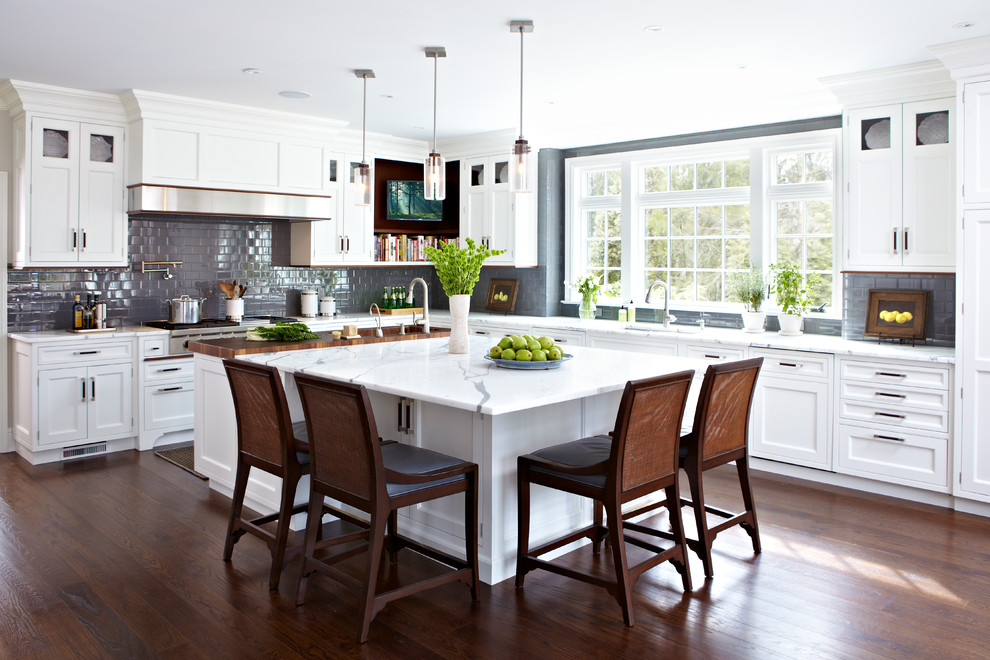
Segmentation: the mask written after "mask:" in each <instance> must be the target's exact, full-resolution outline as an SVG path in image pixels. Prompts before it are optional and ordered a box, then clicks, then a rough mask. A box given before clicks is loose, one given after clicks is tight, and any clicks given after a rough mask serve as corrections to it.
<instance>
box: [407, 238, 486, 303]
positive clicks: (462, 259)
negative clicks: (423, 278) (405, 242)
mask: <svg viewBox="0 0 990 660" xmlns="http://www.w3.org/2000/svg"><path fill="white" fill-rule="evenodd" d="M464 242H465V243H467V247H464V248H462V247H460V245H458V243H457V242H456V241H451V242H450V243H444V244H442V245H441V246H440V247H439V248H434V247H427V248H424V250H423V251H424V252H425V253H426V257H427V258H428V259H429V260H430V261H432V262H433V265H434V266H436V269H437V276H438V277H439V278H440V285H441V286H442V287H443V291H444V293H446V294H447V295H448V296H457V295H462V294H467V295H471V294H472V293H473V292H474V285H475V284H477V283H478V279H479V278H480V277H481V264H482V263H484V261H485V259H487V258H488V257H495V256H498V255H500V254H503V253H504V252H505V250H490V249H489V248H488V246H481V247H478V246H477V245H476V244H475V242H474V240H473V239H471V238H466V239H464Z"/></svg>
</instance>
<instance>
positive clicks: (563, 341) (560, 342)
mask: <svg viewBox="0 0 990 660" xmlns="http://www.w3.org/2000/svg"><path fill="white" fill-rule="evenodd" d="M553 343H555V344H566V343H567V340H566V339H557V338H556V337H554V338H553Z"/></svg>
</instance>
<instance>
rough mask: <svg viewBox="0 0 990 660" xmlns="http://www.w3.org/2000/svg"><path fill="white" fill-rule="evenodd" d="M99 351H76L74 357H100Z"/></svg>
mask: <svg viewBox="0 0 990 660" xmlns="http://www.w3.org/2000/svg"><path fill="white" fill-rule="evenodd" d="M99 354H100V352H99V351H76V352H75V353H73V355H99Z"/></svg>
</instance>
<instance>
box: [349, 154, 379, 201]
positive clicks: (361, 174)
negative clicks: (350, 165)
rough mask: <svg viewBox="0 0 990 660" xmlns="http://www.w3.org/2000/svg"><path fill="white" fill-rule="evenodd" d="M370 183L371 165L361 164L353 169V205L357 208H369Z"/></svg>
mask: <svg viewBox="0 0 990 660" xmlns="http://www.w3.org/2000/svg"><path fill="white" fill-rule="evenodd" d="M372 182H373V175H372V173H371V165H368V164H367V163H361V164H360V165H358V166H357V167H355V168H354V203H355V204H356V205H357V206H371V191H372V189H373V188H374V185H373V183H372Z"/></svg>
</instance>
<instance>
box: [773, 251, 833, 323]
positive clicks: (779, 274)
mask: <svg viewBox="0 0 990 660" xmlns="http://www.w3.org/2000/svg"><path fill="white" fill-rule="evenodd" d="M770 270H771V271H772V272H773V288H772V289H771V290H772V291H773V292H774V293H776V294H777V304H778V305H779V306H780V311H781V312H782V313H784V314H794V315H796V316H804V314H805V312H807V311H808V308H809V307H811V288H812V287H815V286H818V285H819V284H821V281H822V278H821V276H820V275H818V274H817V273H808V276H807V282H805V279H804V276H802V275H801V272H800V271H799V270H798V268H797V266H795V265H794V264H789V263H788V264H770Z"/></svg>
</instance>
